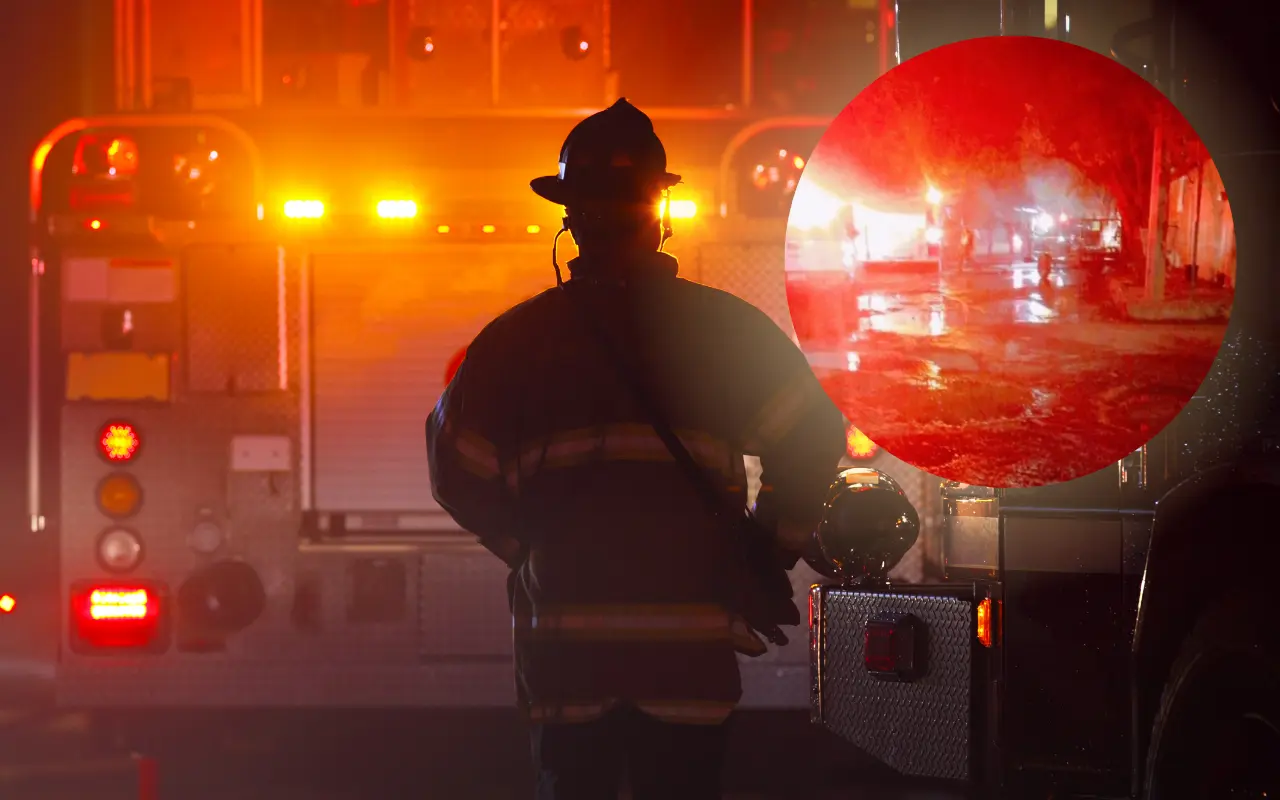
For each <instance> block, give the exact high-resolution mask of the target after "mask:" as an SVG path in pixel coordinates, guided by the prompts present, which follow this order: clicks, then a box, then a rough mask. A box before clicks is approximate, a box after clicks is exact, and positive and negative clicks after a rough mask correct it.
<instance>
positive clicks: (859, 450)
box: [845, 425, 880, 461]
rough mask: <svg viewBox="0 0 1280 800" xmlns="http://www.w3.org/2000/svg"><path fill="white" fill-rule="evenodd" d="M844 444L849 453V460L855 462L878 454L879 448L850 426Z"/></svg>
mask: <svg viewBox="0 0 1280 800" xmlns="http://www.w3.org/2000/svg"><path fill="white" fill-rule="evenodd" d="M845 443H846V445H847V448H846V449H847V450H848V453H849V458H852V459H854V460H856V461H865V460H866V459H868V458H871V457H872V456H874V455H875V454H876V453H878V452H880V446H879V445H877V444H876V443H875V442H873V441H871V440H870V439H869V438H867V435H866V434H865V433H863V432H862V431H860V430H858V429H857V428H855V427H853V426H852V425H850V426H849V430H848V431H847V432H846V433H845Z"/></svg>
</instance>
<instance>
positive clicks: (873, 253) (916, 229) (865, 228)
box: [853, 205, 926, 261]
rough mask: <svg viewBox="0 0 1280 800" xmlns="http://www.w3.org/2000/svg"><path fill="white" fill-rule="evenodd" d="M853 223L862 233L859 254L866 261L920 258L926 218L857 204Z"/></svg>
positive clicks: (920, 215)
mask: <svg viewBox="0 0 1280 800" xmlns="http://www.w3.org/2000/svg"><path fill="white" fill-rule="evenodd" d="M853 224H854V226H856V227H857V228H858V230H859V231H861V232H862V234H863V235H861V236H859V237H858V244H859V250H860V251H861V252H860V253H859V255H861V256H862V258H863V259H864V260H866V261H881V260H892V259H897V258H917V257H920V256H921V255H922V254H921V252H920V247H921V245H922V239H923V236H924V235H926V234H925V231H926V223H925V215H924V214H923V213H921V214H905V213H898V212H891V211H877V210H874V209H870V208H867V207H866V206H861V205H855V206H854V208H853Z"/></svg>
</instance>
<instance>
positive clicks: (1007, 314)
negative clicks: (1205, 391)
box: [790, 259, 1225, 486]
mask: <svg viewBox="0 0 1280 800" xmlns="http://www.w3.org/2000/svg"><path fill="white" fill-rule="evenodd" d="M790 296H791V298H792V304H793V305H792V308H793V318H795V319H796V324H797V333H798V335H799V337H800V344H801V346H802V348H803V349H804V351H805V354H806V355H807V356H808V358H809V361H810V363H811V364H812V365H813V367H814V369H815V371H816V372H817V373H818V376H819V378H820V379H821V380H822V382H823V385H824V386H825V387H826V389H827V391H828V393H829V394H831V396H832V398H833V399H834V400H835V401H836V402H837V404H838V405H839V406H840V408H841V409H842V410H843V411H845V413H846V415H847V416H848V417H849V420H850V422H852V423H853V424H854V425H857V426H858V427H859V428H861V429H862V430H863V431H864V432H865V433H866V434H867V435H868V436H869V437H871V438H872V439H873V440H874V441H875V442H876V443H877V444H879V445H880V446H882V447H884V448H885V449H886V450H887V451H889V452H890V453H892V454H894V455H895V456H897V457H899V458H901V459H903V460H905V461H908V462H910V463H912V464H913V465H915V466H918V467H920V468H921V469H924V470H926V471H928V472H930V473H933V474H936V475H941V476H944V477H952V476H954V477H955V478H956V479H962V480H964V481H966V482H971V483H982V484H990V485H997V486H1000V485H1003V486H1010V485H1027V484H1035V483H1046V482H1056V481H1062V480H1069V479H1071V478H1074V477H1078V476H1080V475H1083V474H1087V473H1089V472H1092V471H1094V470H1097V469H1099V468H1101V467H1103V466H1104V465H1105V464H1106V463H1108V462H1109V461H1112V460H1114V459H1115V458H1117V457H1119V456H1121V455H1123V453H1124V452H1127V450H1128V449H1133V448H1136V447H1138V446H1140V445H1141V443H1142V442H1144V441H1146V440H1147V439H1149V438H1150V437H1151V436H1152V435H1153V434H1155V433H1156V432H1157V431H1159V430H1160V429H1161V428H1163V427H1164V426H1165V425H1167V424H1168V422H1169V421H1170V420H1171V419H1172V418H1173V417H1174V416H1176V414H1177V413H1178V412H1179V411H1180V410H1181V408H1182V407H1183V406H1184V405H1185V404H1186V402H1187V400H1188V399H1189V398H1190V396H1191V395H1192V394H1193V393H1194V392H1195V390H1196V389H1197V388H1198V387H1199V385H1200V383H1201V381H1202V380H1203V379H1204V376H1205V374H1206V372H1207V371H1208V369H1209V366H1210V365H1211V364H1212V362H1213V359H1214V356H1215V355H1216V353H1217V350H1218V347H1219V346H1220V343H1221V340H1222V336H1223V333H1224V330H1225V325H1224V324H1217V323H1136V322H1132V321H1128V320H1125V319H1123V318H1122V317H1121V315H1120V314H1119V313H1117V309H1116V307H1115V306H1114V305H1113V303H1112V301H1111V296H1110V293H1109V287H1108V286H1107V284H1106V282H1105V281H1104V280H1099V279H1096V278H1091V277H1090V276H1089V275H1088V274H1087V273H1086V272H1085V271H1084V270H1081V269H1078V268H1071V267H1068V266H1067V265H1066V264H1064V263H1062V262H1057V263H1055V265H1054V267H1053V270H1052V273H1051V274H1050V276H1049V280H1048V281H1041V280H1040V278H1039V276H1038V274H1037V270H1036V267H1035V265H1034V264H1030V263H1025V262H1024V263H1014V264H1010V263H1001V261H1000V260H998V259H992V260H989V261H988V262H987V263H979V264H977V265H973V266H971V267H970V268H968V269H965V270H957V269H954V268H952V269H949V270H948V271H946V272H943V273H941V274H939V273H933V274H930V273H927V272H922V271H915V272H912V273H909V274H903V273H901V272H894V271H891V270H889V269H883V270H880V271H877V270H873V269H866V268H865V267H863V268H860V270H859V271H857V272H855V273H854V274H853V276H852V281H851V282H850V284H849V285H848V286H847V287H845V288H844V289H843V290H842V291H841V292H839V293H837V292H830V291H823V292H805V291H803V289H800V290H798V289H797V284H796V283H794V282H793V283H792V289H791V295H790Z"/></svg>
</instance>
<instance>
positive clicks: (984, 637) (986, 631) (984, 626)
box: [978, 597, 991, 647]
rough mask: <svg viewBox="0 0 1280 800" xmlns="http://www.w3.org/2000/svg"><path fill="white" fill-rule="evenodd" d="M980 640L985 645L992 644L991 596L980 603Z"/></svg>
mask: <svg viewBox="0 0 1280 800" xmlns="http://www.w3.org/2000/svg"><path fill="white" fill-rule="evenodd" d="M978 641H980V642H982V646H983V647H990V646H991V598H990V597H987V598H984V599H983V601H982V602H981V603H978Z"/></svg>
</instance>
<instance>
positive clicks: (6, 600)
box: [0, 594, 18, 614]
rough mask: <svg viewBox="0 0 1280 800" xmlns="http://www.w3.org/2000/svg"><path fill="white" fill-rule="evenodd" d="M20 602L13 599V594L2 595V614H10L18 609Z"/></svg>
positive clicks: (0, 606)
mask: <svg viewBox="0 0 1280 800" xmlns="http://www.w3.org/2000/svg"><path fill="white" fill-rule="evenodd" d="M17 606H18V601H17V600H15V599H13V595H11V594H0V612H3V613H5V614H10V613H12V612H13V609H15V608H17Z"/></svg>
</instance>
